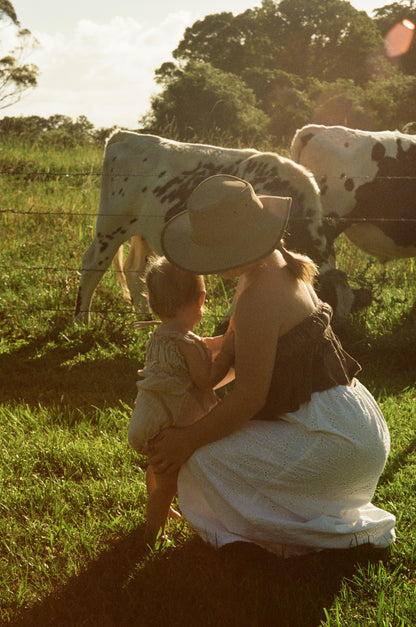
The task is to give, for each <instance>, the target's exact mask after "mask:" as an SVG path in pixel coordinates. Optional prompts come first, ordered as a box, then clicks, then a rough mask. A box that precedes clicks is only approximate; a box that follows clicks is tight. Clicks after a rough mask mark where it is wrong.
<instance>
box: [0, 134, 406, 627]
mask: <svg viewBox="0 0 416 627" xmlns="http://www.w3.org/2000/svg"><path fill="white" fill-rule="evenodd" d="M101 159H102V151H101V150H100V149H97V148H94V147H90V146H87V147H76V148H67V149H66V150H58V149H53V148H51V149H50V150H49V151H45V150H44V149H43V148H42V147H36V146H28V145H26V146H25V145H20V144H18V143H15V144H10V145H8V144H5V145H4V146H3V147H2V170H3V171H5V170H7V171H9V172H12V174H3V175H2V181H1V186H2V190H1V196H2V207H1V208H2V211H4V210H7V211H6V212H5V213H2V227H1V228H2V247H1V250H0V273H1V275H0V280H1V292H0V315H1V318H0V325H1V333H2V335H1V343H0V351H1V354H0V359H1V392H0V394H1V397H0V398H1V406H0V448H1V451H2V462H1V465H0V490H1V492H0V547H1V548H0V608H1V609H0V622H1V621H2V624H5V625H54V626H55V625H59V626H60V625H68V626H71V627H72V626H81V625H88V626H89V625H97V626H98V625H100V626H102V625H105V626H106V625H108V626H110V625H114V626H116V625H117V626H119V625H143V626H146V627H147V626H151V625H155V626H164V625H169V626H170V625H178V626H179V625H181V626H185V625H192V626H193V625H203V626H205V625H207V626H208V625H227V626H228V625H230V626H234V625H236V626H237V625H239V626H254V625H264V626H268V625H289V626H291V627H293V626H297V625H299V626H301V625H302V626H308V625H311V626H312V625H320V624H321V625H327V626H335V625H348V626H352V625H360V626H361V625H385V626H387V625H393V626H396V625H397V626H399V625H403V626H405V625H406V626H407V625H413V624H416V600H415V599H416V595H415V594H414V586H415V569H416V555H415V551H416V532H415V527H414V520H415V515H416V489H415V488H416V464H415V461H416V453H415V441H416V438H415V431H416V411H415V403H416V400H415V399H416V383H415V381H416V358H415V340H416V321H415V310H414V308H413V304H414V302H415V300H416V286H415V276H414V273H415V266H414V260H404V261H397V262H394V263H391V264H389V265H388V266H387V267H386V268H383V267H381V266H380V265H379V264H378V263H377V262H376V261H374V260H373V259H371V258H370V257H367V256H366V255H364V254H363V253H361V252H360V251H358V250H357V249H356V248H354V247H353V246H352V245H351V244H349V242H348V240H346V238H339V241H338V243H337V250H338V262H339V265H340V266H341V267H342V268H343V269H344V270H345V271H346V272H347V274H348V276H349V278H350V281H351V282H352V283H353V285H354V286H355V287H357V288H358V287H359V288H365V289H367V290H369V291H370V292H371V304H370V305H369V307H367V308H365V309H363V310H362V311H358V312H356V313H354V314H353V316H352V317H351V319H350V321H349V322H348V324H347V325H344V326H343V327H341V328H339V329H337V331H338V333H339V334H340V335H341V337H342V339H343V342H344V344H345V346H346V348H347V349H348V350H349V351H350V352H352V353H353V354H354V356H356V357H357V358H358V360H359V361H360V362H361V363H362V366H363V370H362V373H361V375H360V378H361V380H362V381H363V382H364V383H365V384H366V385H367V386H368V387H369V388H370V389H371V391H372V392H373V393H374V395H375V396H376V398H377V399H378V401H379V402H380V404H381V406H382V409H383V411H384V414H385V416H386V419H387V422H388V424H389V427H390V431H391V438H392V450H391V455H390V457H389V460H388V463H387V466H386V468H385V471H384V473H383V476H382V478H381V481H380V484H379V486H378V489H377V492H376V495H375V499H374V502H375V503H376V504H378V505H379V506H380V507H385V508H386V509H388V510H389V511H392V512H393V513H394V514H395V515H396V517H397V521H398V522H397V542H396V543H395V544H394V545H393V547H392V549H391V551H390V553H389V554H387V555H384V556H382V557H381V556H380V555H379V554H373V553H372V552H371V551H370V550H368V549H366V548H362V549H359V550H358V549H357V550H354V551H345V552H344V551H335V552H331V551H328V552H326V551H325V552H322V553H320V554H316V555H313V556H309V557H305V558H298V559H294V560H289V561H284V562H282V561H280V560H279V559H277V558H276V557H275V556H273V555H271V554H268V553H266V552H264V551H262V550H260V549H257V548H256V547H252V546H238V545H236V546H232V547H229V548H227V549H222V550H220V551H215V550H213V549H212V548H210V547H208V546H206V545H204V544H203V543H202V541H201V540H199V539H198V538H197V537H196V536H195V535H194V534H193V532H192V530H191V529H190V528H189V527H188V525H187V524H186V522H184V521H181V522H171V523H169V532H170V536H171V538H172V544H171V545H169V546H162V547H161V548H160V550H157V551H155V552H153V553H145V552H144V550H143V544H142V529H143V522H144V519H143V516H144V503H145V484H144V470H145V464H146V460H145V458H144V457H140V456H137V455H135V454H134V452H133V451H132V450H130V448H129V447H128V444H127V440H126V428H127V424H128V420H129V415H130V411H131V406H132V403H133V400H134V396H135V375H136V370H137V369H138V367H139V366H140V365H141V364H142V362H143V356H144V347H145V342H146V337H147V335H146V332H145V331H141V332H139V333H137V332H135V331H134V330H133V327H132V322H133V321H134V320H135V318H136V315H135V313H134V312H133V311H132V310H131V308H130V306H129V305H128V304H127V303H125V302H124V301H123V300H122V299H121V294H120V290H119V288H118V286H117V284H116V281H115V278H114V273H113V272H112V271H111V270H109V271H108V272H107V274H106V275H105V277H104V280H103V281H102V283H101V284H100V286H99V288H98V290H97V294H96V296H95V299H94V302H93V309H94V310H95V311H96V312H98V313H94V314H93V315H92V324H91V326H90V327H88V328H87V327H83V326H73V324H72V311H73V308H74V303H75V296H76V290H77V285H78V279H79V274H78V271H79V268H80V263H81V256H82V253H83V252H84V250H85V249H86V248H87V246H88V245H89V243H90V242H91V237H92V230H93V225H94V220H95V218H94V216H95V213H96V210H97V206H98V195H99V173H100V168H101ZM207 287H208V292H209V298H208V303H207V311H206V316H205V317H204V320H203V323H202V325H201V328H200V329H199V330H200V332H201V333H211V332H212V330H213V328H214V325H215V322H216V321H217V320H218V319H219V318H220V317H221V316H222V314H223V313H224V311H225V310H226V309H227V306H228V300H227V299H229V298H230V296H231V293H232V285H230V284H226V285H224V284H223V283H219V282H218V281H217V280H215V279H214V278H209V279H208V281H207Z"/></svg>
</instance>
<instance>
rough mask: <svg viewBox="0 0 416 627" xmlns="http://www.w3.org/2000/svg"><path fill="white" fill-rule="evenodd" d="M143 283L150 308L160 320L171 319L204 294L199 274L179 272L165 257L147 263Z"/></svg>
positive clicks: (202, 280)
mask: <svg viewBox="0 0 416 627" xmlns="http://www.w3.org/2000/svg"><path fill="white" fill-rule="evenodd" d="M145 281H146V288H147V293H148V296H149V305H150V308H151V310H152V311H153V313H154V314H155V315H157V316H158V317H159V318H160V319H162V320H163V318H173V317H174V316H175V315H176V313H177V312H178V310H179V309H180V308H181V307H182V306H183V305H187V304H189V303H193V302H196V301H197V300H198V298H199V297H200V295H201V294H202V293H203V292H205V282H204V278H203V277H202V276H201V275H200V274H193V272H187V271H186V270H181V269H180V268H177V267H176V266H174V265H173V264H172V263H170V261H168V260H167V259H166V257H155V258H153V259H151V260H150V261H149V266H148V269H147V271H146V276H145Z"/></svg>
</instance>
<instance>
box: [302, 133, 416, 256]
mask: <svg viewBox="0 0 416 627" xmlns="http://www.w3.org/2000/svg"><path fill="white" fill-rule="evenodd" d="M290 154H291V158H292V159H293V160H294V161H296V162H297V163H299V164H301V165H303V166H304V167H306V168H307V169H308V170H310V171H311V172H312V173H313V175H314V177H315V179H316V181H317V183H318V185H319V187H320V190H321V199H322V209H323V214H324V228H325V235H326V238H327V242H328V246H332V244H333V242H334V240H335V238H336V237H337V236H338V235H339V234H340V233H342V232H344V233H345V234H346V235H347V236H348V238H349V239H350V240H351V241H352V242H353V243H354V244H356V245H357V246H358V247H359V248H361V249H362V250H364V251H366V252H367V253H369V254H371V255H373V256H375V257H377V259H379V260H380V261H381V262H382V263H385V262H387V261H390V260H392V259H398V258H402V257H413V256H415V255H416V135H406V134H404V133H399V132H398V131H381V132H370V131H361V130H353V129H350V128H345V127H343V126H319V125H315V124H309V125H307V126H304V127H303V128H301V129H299V130H298V131H297V132H296V134H295V136H294V138H293V140H292V144H291V152H290ZM325 218H327V220H325ZM328 218H329V219H328ZM331 218H333V219H332V220H331ZM339 218H341V220H339ZM325 222H327V223H326V224H325Z"/></svg>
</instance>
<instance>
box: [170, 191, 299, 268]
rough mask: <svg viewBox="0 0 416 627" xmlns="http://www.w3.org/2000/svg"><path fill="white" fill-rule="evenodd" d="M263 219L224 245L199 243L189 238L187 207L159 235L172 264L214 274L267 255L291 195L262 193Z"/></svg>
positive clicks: (286, 213)
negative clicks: (266, 194) (264, 194)
mask: <svg viewBox="0 0 416 627" xmlns="http://www.w3.org/2000/svg"><path fill="white" fill-rule="evenodd" d="M258 198H259V199H260V200H261V202H262V205H263V212H262V219H261V220H260V221H259V222H258V223H257V224H256V228H255V229H253V228H251V229H250V231H249V232H248V233H246V234H245V236H244V238H242V237H240V238H237V237H233V234H232V233H231V234H230V237H229V241H227V242H226V243H225V244H223V245H216V246H202V245H201V244H199V243H196V242H195V241H194V240H193V238H192V228H191V223H190V220H189V214H188V211H183V212H182V213H179V214H177V215H176V216H174V217H173V218H171V219H170V220H169V222H167V223H166V225H165V227H164V229H163V231H162V236H161V245H162V250H163V253H164V255H165V256H166V258H167V259H169V261H171V262H172V263H173V264H175V265H176V266H178V267H179V268H182V269H183V270H189V271H190V272H195V273H196V274H217V273H219V272H225V271H226V270H232V269H234V268H239V267H243V266H246V265H249V264H251V263H254V262H256V261H259V260H260V259H263V258H264V257H267V256H268V255H269V254H270V253H272V252H273V250H274V249H275V248H276V247H277V245H278V244H279V242H280V240H281V238H282V236H283V233H284V231H285V228H286V226H287V222H288V219H289V213H290V206H291V203H292V199H291V198H282V197H280V196H261V195H259V196H258Z"/></svg>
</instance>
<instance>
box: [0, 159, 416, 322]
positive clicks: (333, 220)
mask: <svg viewBox="0 0 416 627" xmlns="http://www.w3.org/2000/svg"><path fill="white" fill-rule="evenodd" d="M5 175H6V176H16V177H24V178H26V179H29V180H32V179H36V178H37V177H38V178H40V177H44V178H63V179H69V178H79V179H80V178H84V177H87V178H93V177H95V178H97V179H100V178H102V176H103V174H102V171H99V172H93V171H86V172H59V171H51V170H37V171H20V172H18V171H14V170H0V176H5ZM109 176H111V177H113V178H125V177H126V176H128V177H129V178H132V177H141V178H147V179H152V180H153V179H155V178H158V176H157V175H154V176H153V175H147V176H146V177H143V174H140V173H137V174H134V173H133V174H132V173H129V174H118V173H117V174H114V173H113V174H111V175H109ZM310 177H311V178H315V177H314V175H313V174H312V173H311V174H310ZM345 178H347V177H345ZM353 179H354V181H360V182H363V181H369V180H371V181H374V180H375V179H374V178H373V177H369V176H355V175H354V177H353ZM315 180H316V179H315ZM331 180H337V181H339V178H338V177H327V182H328V181H331ZM385 180H389V181H395V182H397V181H403V182H406V181H416V176H386V177H377V179H376V181H377V182H382V181H385ZM0 215H1V216H5V215H22V216H66V217H74V218H77V217H89V218H94V219H95V218H97V211H94V212H90V211H85V212H83V211H78V212H73V211H31V210H26V211H23V210H20V209H13V208H0ZM137 215H138V214H137V213H131V214H126V213H123V214H120V213H108V214H105V217H108V218H115V217H118V218H136V217H137ZM101 217H102V216H101ZM146 217H156V218H159V217H160V214H156V213H155V214H151V213H150V214H146ZM312 221H313V218H311V217H306V216H305V217H302V216H292V217H291V222H312ZM322 221H323V222H324V223H326V224H328V225H329V226H333V227H335V226H337V225H339V224H344V225H345V224H358V223H361V224H362V223H370V224H383V223H385V224H411V225H413V224H416V216H415V217H414V218H410V217H397V218H395V217H349V216H345V217H344V216H333V215H327V216H322ZM127 242H128V240H127V241H126V243H127ZM13 270H18V271H22V272H53V273H56V274H68V273H71V274H75V275H76V276H77V277H78V278H79V277H80V276H81V272H85V271H87V272H88V271H91V272H96V271H97V270H93V269H91V270H90V269H82V268H79V267H77V268H73V267H64V268H63V267H62V266H60V267H57V266H41V265H40V266H31V265H29V266H22V265H20V266H16V265H14V266H13ZM113 272H114V273H116V274H117V273H119V274H127V273H135V272H136V271H135V270H127V271H126V270H117V269H115V268H113ZM0 303H1V298H0ZM8 309H9V310H10V309H11V310H14V311H20V312H26V313H28V312H30V313H32V314H33V313H41V312H48V313H57V314H73V312H74V309H73V308H68V307H42V308H38V307H37V308H34V307H31V306H18V305H17V306H11V307H10V305H8ZM89 313H91V314H101V315H107V314H122V315H126V310H121V309H120V310H119V309H116V310H115V309H110V308H104V309H90V311H89ZM131 313H132V314H133V313H134V315H135V316H138V317H140V316H141V317H147V316H148V312H145V311H142V312H138V311H133V310H132V311H131ZM208 315H210V316H211V317H212V318H214V319H215V320H216V321H218V320H220V319H221V318H220V317H218V316H215V315H214V314H208Z"/></svg>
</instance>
